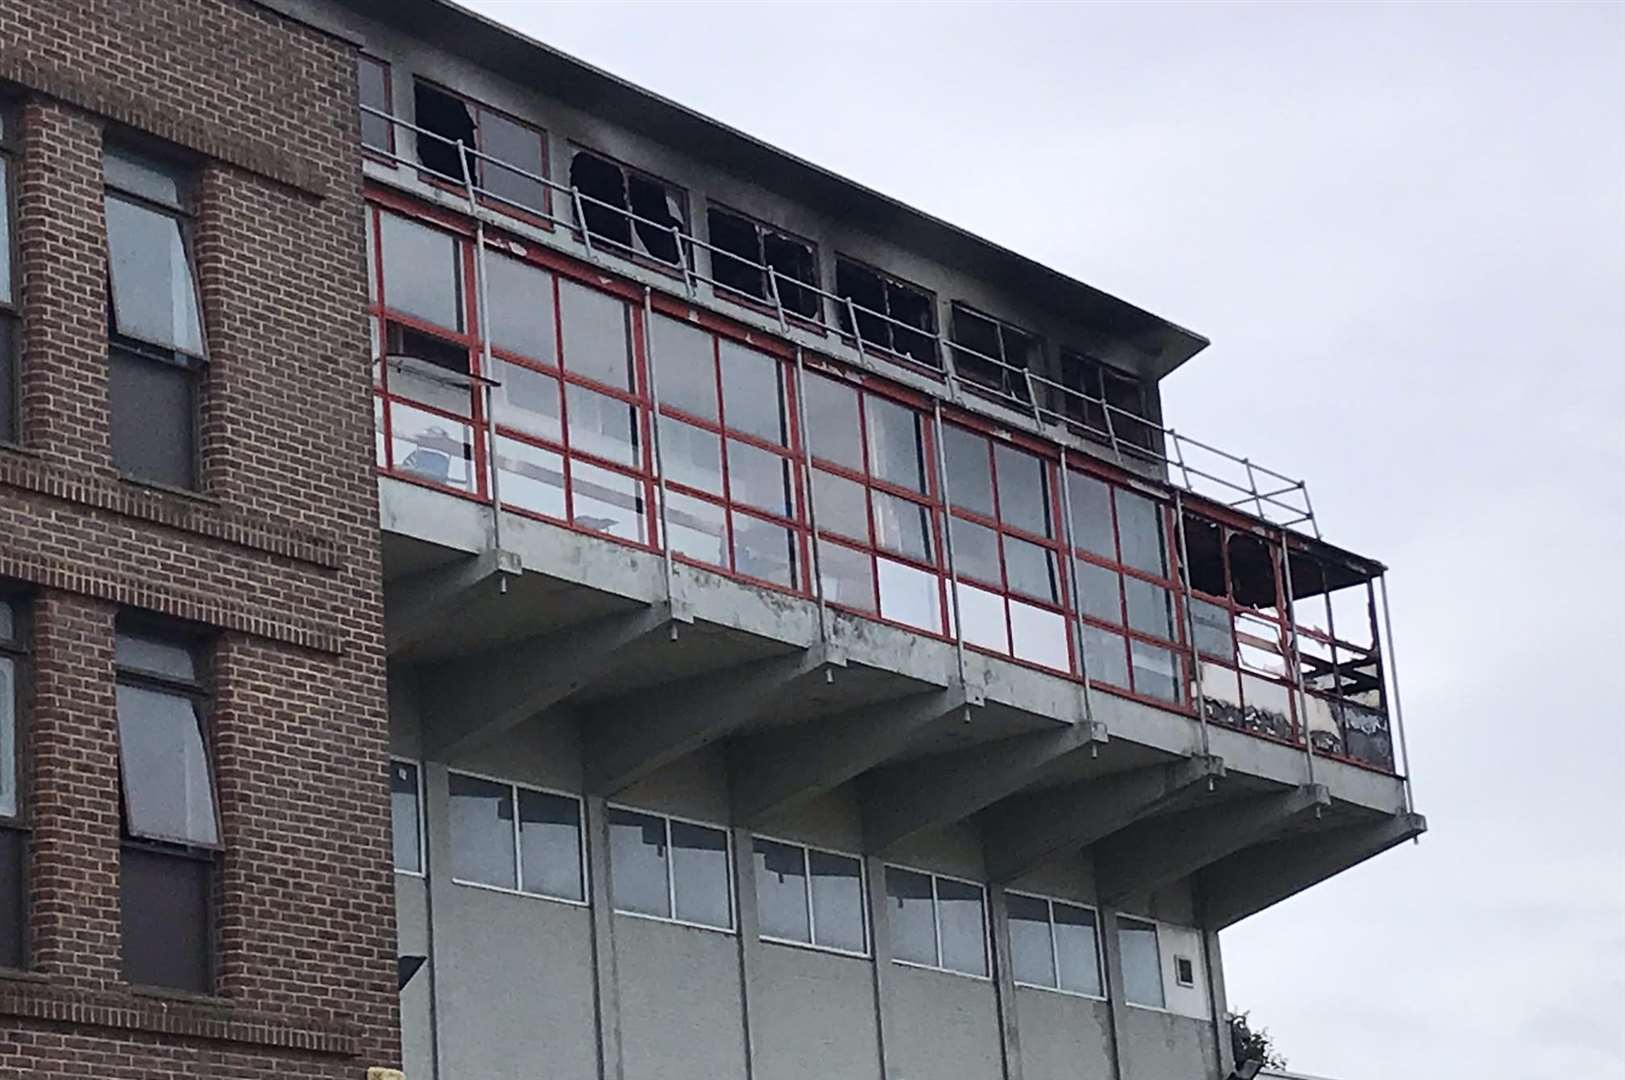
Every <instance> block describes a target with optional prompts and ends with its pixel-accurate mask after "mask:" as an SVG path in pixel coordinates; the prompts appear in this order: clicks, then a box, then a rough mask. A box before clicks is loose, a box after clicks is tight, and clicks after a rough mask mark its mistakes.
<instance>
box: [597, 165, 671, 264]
mask: <svg viewBox="0 0 1625 1080" xmlns="http://www.w3.org/2000/svg"><path fill="white" fill-rule="evenodd" d="M570 186H571V187H573V188H575V189H576V190H577V191H579V192H580V193H581V216H582V217H583V218H585V219H586V220H585V222H584V223H583V224H585V226H586V229H587V232H588V233H590V234H591V235H592V238H593V240H594V241H603V242H607V243H610V244H614V245H615V246H616V247H619V248H623V249H625V250H627V251H630V252H632V253H634V254H637V255H644V256H647V257H649V258H651V259H654V260H655V261H656V262H660V263H665V264H667V265H670V266H681V265H682V264H683V262H684V253H683V252H682V250H681V241H680V238H679V236H678V233H679V232H681V231H684V230H686V229H687V228H688V199H687V196H686V195H685V194H684V192H683V190H682V189H681V188H679V187H677V186H676V185H674V184H668V183H667V182H666V181H664V180H661V179H658V178H656V177H653V176H650V175H649V174H648V173H645V172H639V171H638V170H637V169H634V168H632V167H631V166H629V165H622V164H621V163H620V162H618V161H612V160H611V159H609V158H607V157H604V156H602V155H601V154H595V153H593V152H592V151H591V150H577V151H576V152H575V154H574V155H573V156H572V157H571V158H570Z"/></svg>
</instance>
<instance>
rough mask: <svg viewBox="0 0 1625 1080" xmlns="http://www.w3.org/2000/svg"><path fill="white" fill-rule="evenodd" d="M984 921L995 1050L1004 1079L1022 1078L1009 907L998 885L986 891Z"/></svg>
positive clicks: (1002, 890)
mask: <svg viewBox="0 0 1625 1080" xmlns="http://www.w3.org/2000/svg"><path fill="white" fill-rule="evenodd" d="M987 913H988V922H989V924H990V927H991V929H992V931H993V932H992V935H991V936H992V938H993V992H994V1001H995V1003H996V1007H997V1008H998V1012H999V1052H1000V1054H1001V1055H1002V1056H1003V1058H1004V1080H1022V1063H1021V1024H1020V1022H1019V1021H1018V1020H1017V1018H1016V980H1015V974H1014V970H1015V969H1014V967H1013V966H1012V965H1013V963H1014V961H1012V960H1011V957H1010V906H1009V902H1008V898H1007V897H1006V895H1005V892H1004V886H1002V885H990V886H989V887H988V890H987Z"/></svg>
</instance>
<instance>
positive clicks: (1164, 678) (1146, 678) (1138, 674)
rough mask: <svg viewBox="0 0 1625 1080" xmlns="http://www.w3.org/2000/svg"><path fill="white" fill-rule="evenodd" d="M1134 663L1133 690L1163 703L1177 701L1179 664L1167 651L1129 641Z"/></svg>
mask: <svg viewBox="0 0 1625 1080" xmlns="http://www.w3.org/2000/svg"><path fill="white" fill-rule="evenodd" d="M1129 651H1130V654H1131V655H1132V657H1133V661H1134V689H1135V690H1137V691H1138V692H1140V693H1142V694H1145V695H1147V696H1148V697H1154V698H1161V699H1162V700H1163V701H1178V700H1179V682H1180V680H1179V662H1178V661H1177V660H1176V659H1174V654H1173V653H1171V652H1169V651H1168V650H1167V649H1159V648H1157V646H1155V645H1147V644H1146V643H1145V642H1143V641H1130V642H1129Z"/></svg>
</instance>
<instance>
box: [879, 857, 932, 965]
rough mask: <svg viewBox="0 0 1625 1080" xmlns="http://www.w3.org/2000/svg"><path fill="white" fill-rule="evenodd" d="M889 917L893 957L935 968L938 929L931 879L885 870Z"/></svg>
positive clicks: (891, 868) (887, 913) (908, 872)
mask: <svg viewBox="0 0 1625 1080" xmlns="http://www.w3.org/2000/svg"><path fill="white" fill-rule="evenodd" d="M886 915H887V926H888V929H889V930H890V932H891V950H892V956H893V957H894V958H896V959H898V960H906V961H908V962H909V963H911V964H929V965H931V966H932V967H936V966H937V927H936V914H935V911H934V910H933V905H932V902H931V876H930V875H929V874H916V873H915V872H914V871H912V870H899V869H898V868H897V867H895V866H888V867H886Z"/></svg>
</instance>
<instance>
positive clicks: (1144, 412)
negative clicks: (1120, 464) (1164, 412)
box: [1054, 349, 1160, 450]
mask: <svg viewBox="0 0 1625 1080" xmlns="http://www.w3.org/2000/svg"><path fill="white" fill-rule="evenodd" d="M1061 384H1062V385H1063V386H1065V387H1066V388H1067V389H1068V390H1074V391H1077V393H1079V394H1083V395H1085V397H1083V398H1080V397H1077V396H1075V395H1073V394H1066V393H1062V392H1061V391H1059V390H1057V391H1055V393H1054V396H1055V397H1056V398H1058V399H1059V401H1058V402H1057V403H1056V404H1057V405H1058V406H1059V407H1058V408H1057V409H1056V410H1055V411H1056V412H1058V413H1060V414H1061V415H1062V416H1064V417H1066V418H1067V419H1068V420H1071V421H1073V422H1074V423H1077V424H1079V425H1081V426H1083V427H1084V428H1085V429H1086V431H1087V433H1088V434H1089V435H1091V436H1093V437H1095V438H1098V439H1105V438H1106V437H1107V433H1108V432H1110V433H1111V434H1113V435H1115V436H1117V439H1118V441H1120V442H1124V443H1127V444H1128V445H1130V446H1138V447H1140V448H1141V449H1143V450H1155V449H1156V448H1157V436H1158V434H1159V433H1160V425H1158V424H1157V423H1155V422H1154V421H1153V420H1152V419H1151V388H1150V386H1149V385H1148V384H1147V383H1146V382H1145V381H1144V380H1143V379H1140V378H1139V377H1137V376H1135V375H1132V374H1130V373H1129V372H1126V371H1122V370H1119V369H1118V368H1115V367H1113V366H1112V365H1110V364H1107V363H1104V362H1102V361H1100V360H1096V359H1095V358H1093V357H1091V356H1087V355H1085V354H1084V353H1081V352H1076V351H1074V350H1070V349H1063V350H1062V351H1061ZM1107 406H1110V407H1111V418H1110V421H1109V422H1108V420H1107V415H1106V407H1107ZM1125 414H1126V415H1125Z"/></svg>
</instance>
